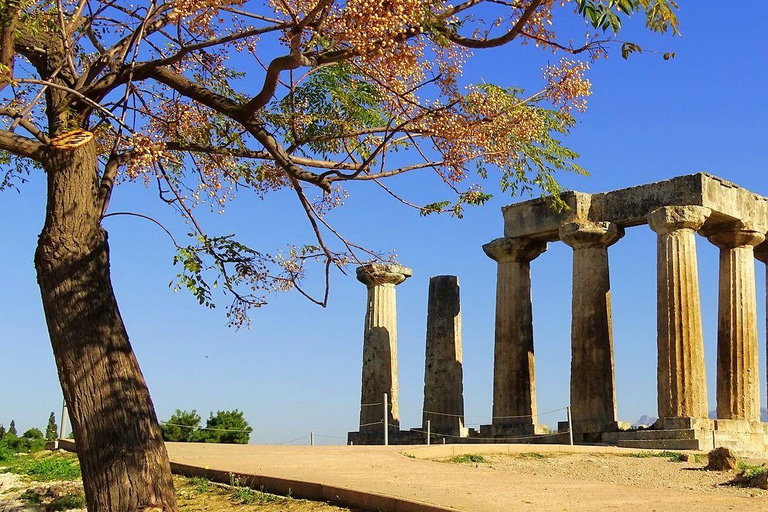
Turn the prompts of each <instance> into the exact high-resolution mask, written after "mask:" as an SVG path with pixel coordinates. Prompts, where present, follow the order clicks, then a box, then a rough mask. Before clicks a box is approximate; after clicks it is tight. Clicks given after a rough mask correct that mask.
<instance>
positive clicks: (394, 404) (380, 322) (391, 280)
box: [357, 263, 412, 433]
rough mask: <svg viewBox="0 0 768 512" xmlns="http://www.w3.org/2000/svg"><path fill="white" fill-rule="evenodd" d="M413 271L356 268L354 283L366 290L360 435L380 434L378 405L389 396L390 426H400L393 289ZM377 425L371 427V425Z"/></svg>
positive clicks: (392, 267)
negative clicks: (356, 281)
mask: <svg viewBox="0 0 768 512" xmlns="http://www.w3.org/2000/svg"><path fill="white" fill-rule="evenodd" d="M411 275H412V271H411V269H409V268H406V267H402V266H400V265H383V264H378V263H374V264H370V265H364V266H362V267H358V268H357V279H358V280H359V281H360V282H362V283H363V284H365V285H366V286H367V287H368V307H367V308H366V312H365V333H364V337H363V379H362V380H363V384H362V392H361V399H360V401H361V406H360V432H361V433H364V432H380V431H381V425H380V422H381V421H382V420H383V406H382V405H369V404H381V403H382V399H383V397H384V393H387V394H388V395H389V401H390V404H391V405H390V407H389V409H388V411H389V420H388V421H389V425H390V426H391V428H393V429H395V430H397V429H398V428H399V425H400V410H399V407H398V382H397V309H396V303H395V286H397V285H398V284H400V283H402V282H403V281H405V280H406V279H407V278H409V277H411ZM377 422H378V423H379V424H378V425H370V424H372V423H377ZM364 425H365V426H364Z"/></svg>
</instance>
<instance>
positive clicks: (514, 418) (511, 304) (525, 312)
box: [483, 238, 547, 435]
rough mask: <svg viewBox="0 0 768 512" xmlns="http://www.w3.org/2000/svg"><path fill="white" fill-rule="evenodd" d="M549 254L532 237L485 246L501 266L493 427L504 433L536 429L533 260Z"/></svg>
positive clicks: (498, 241)
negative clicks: (532, 299)
mask: <svg viewBox="0 0 768 512" xmlns="http://www.w3.org/2000/svg"><path fill="white" fill-rule="evenodd" d="M546 250H547V243H546V242H543V241H540V240H533V239H529V238H498V239H496V240H494V241H493V242H490V243H488V244H485V245H484V246H483V251H485V254H487V255H488V256H489V257H490V258H492V259H494V260H496V262H498V270H497V274H496V335H495V345H494V360H493V429H494V433H495V434H498V435H504V434H505V433H522V434H531V433H533V432H534V429H535V425H536V381H535V374H534V364H533V313H532V308H531V261H532V260H533V259H535V258H536V257H537V256H539V255H540V254H541V253H543V252H544V251H546Z"/></svg>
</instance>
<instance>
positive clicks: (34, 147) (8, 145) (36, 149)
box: [0, 130, 47, 162]
mask: <svg viewBox="0 0 768 512" xmlns="http://www.w3.org/2000/svg"><path fill="white" fill-rule="evenodd" d="M46 149H47V146H45V145H44V144H41V143H40V142H37V141H36V140H34V139H29V138H27V137H22V136H21V135H16V134H15V133H13V132H9V131H7V130H0V150H4V151H8V152H9V153H13V154H14V155H17V156H23V157H27V158H31V159H33V160H37V161H38V162H42V161H43V158H44V157H45V153H46Z"/></svg>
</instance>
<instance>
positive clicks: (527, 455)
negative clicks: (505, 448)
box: [517, 452, 549, 459]
mask: <svg viewBox="0 0 768 512" xmlns="http://www.w3.org/2000/svg"><path fill="white" fill-rule="evenodd" d="M517 456H518V457H520V458H521V459H546V458H547V457H549V455H545V454H543V453H538V452H531V453H518V454H517Z"/></svg>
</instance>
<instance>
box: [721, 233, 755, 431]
mask: <svg viewBox="0 0 768 512" xmlns="http://www.w3.org/2000/svg"><path fill="white" fill-rule="evenodd" d="M707 238H709V240H710V241H711V242H712V243H713V244H715V245H717V246H718V247H719V248H720V284H719V293H718V323H717V417H718V418H722V419H743V420H748V421H760V376H759V362H758V353H757V299H756V296H755V254H754V247H755V246H756V245H757V244H759V243H760V242H762V241H763V240H764V239H765V234H764V233H762V232H758V231H753V230H750V229H744V228H740V227H739V228H726V229H723V230H721V231H715V232H711V233H709V234H708V235H707Z"/></svg>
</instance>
